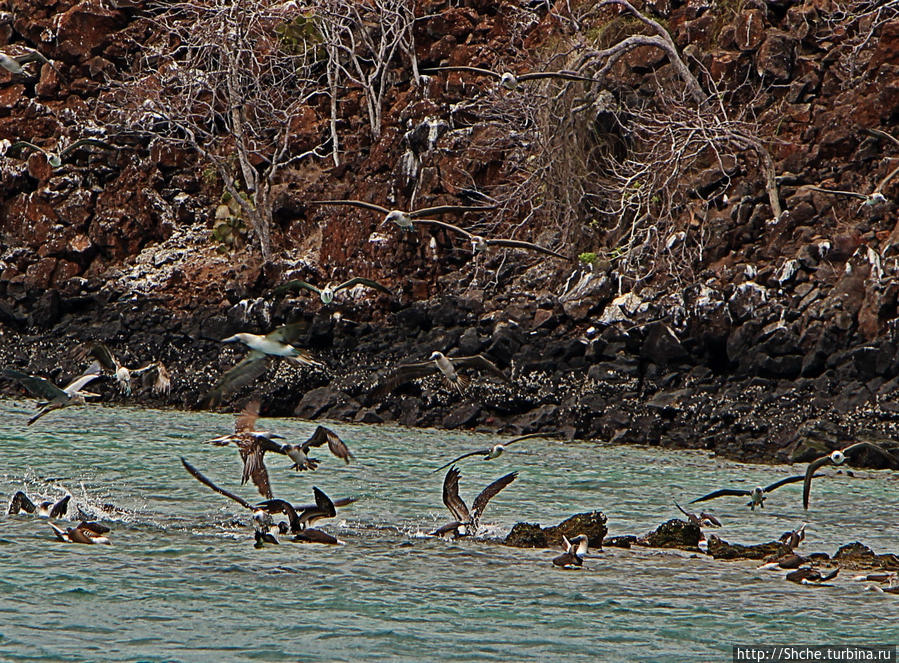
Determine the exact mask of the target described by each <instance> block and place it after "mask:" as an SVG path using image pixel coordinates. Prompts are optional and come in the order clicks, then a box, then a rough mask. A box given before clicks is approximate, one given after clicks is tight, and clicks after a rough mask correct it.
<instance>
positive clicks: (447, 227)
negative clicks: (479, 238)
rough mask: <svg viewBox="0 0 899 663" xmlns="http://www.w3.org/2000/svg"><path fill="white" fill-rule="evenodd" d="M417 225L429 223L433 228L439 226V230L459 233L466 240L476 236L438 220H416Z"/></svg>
mask: <svg viewBox="0 0 899 663" xmlns="http://www.w3.org/2000/svg"><path fill="white" fill-rule="evenodd" d="M415 223H427V224H429V225H432V226H437V227H438V228H443V229H444V230H449V231H451V232H454V233H459V234H460V235H465V237H466V239H471V238H472V237H474V235H473V234H472V233H470V232H468V231H467V230H464V229H462V228H460V227H459V226H454V225H453V224H452V223H444V222H443V221H438V220H437V219H416V220H415Z"/></svg>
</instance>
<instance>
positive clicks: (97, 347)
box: [90, 343, 121, 373]
mask: <svg viewBox="0 0 899 663" xmlns="http://www.w3.org/2000/svg"><path fill="white" fill-rule="evenodd" d="M90 355H91V356H92V357H93V358H94V359H96V360H97V361H99V362H100V365H101V366H102V367H103V368H105V369H106V370H107V371H112V372H113V373H114V372H115V371H117V370H119V366H121V364H119V362H118V360H117V359H116V358H115V355H114V354H112V350H110V349H109V346H108V345H106V344H105V343H94V344H93V345H92V346H91V351H90Z"/></svg>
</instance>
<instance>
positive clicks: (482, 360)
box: [449, 355, 509, 382]
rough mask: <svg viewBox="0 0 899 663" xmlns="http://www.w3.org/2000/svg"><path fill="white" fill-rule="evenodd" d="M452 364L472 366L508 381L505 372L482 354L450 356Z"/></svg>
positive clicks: (461, 366)
mask: <svg viewBox="0 0 899 663" xmlns="http://www.w3.org/2000/svg"><path fill="white" fill-rule="evenodd" d="M449 359H450V361H452V362H453V366H455V367H456V368H457V369H459V368H474V369H477V370H479V371H486V372H488V373H491V374H493V375H495V376H496V377H498V378H500V379H501V380H502V381H503V382H508V381H509V378H508V377H506V374H505V373H503V372H502V371H501V370H499V367H498V366H497V365H496V364H494V363H493V362H492V361H490V360H489V359H487V357H485V356H484V355H471V356H470V357H450V358H449Z"/></svg>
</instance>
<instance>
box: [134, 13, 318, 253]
mask: <svg viewBox="0 0 899 663" xmlns="http://www.w3.org/2000/svg"><path fill="white" fill-rule="evenodd" d="M153 11H154V12H155V13H154V14H153V15H152V17H151V18H150V19H149V20H150V21H151V22H152V24H153V27H154V29H155V31H156V33H157V34H158V35H159V36H161V37H162V38H161V39H155V40H152V42H151V44H149V45H141V46H142V49H143V50H142V51H141V53H142V54H141V57H140V59H139V61H138V62H137V63H136V66H135V68H134V71H133V75H132V76H131V77H130V78H128V79H127V80H124V81H121V82H120V92H121V100H122V101H123V104H122V111H121V113H120V118H121V120H122V122H123V124H125V125H126V126H127V127H128V128H130V129H131V130H135V131H138V132H142V133H144V134H147V135H148V136H149V137H150V138H151V139H152V140H156V141H160V142H162V143H166V144H169V145H173V146H175V147H178V148H181V149H186V150H190V151H194V152H196V153H197V154H199V155H200V156H201V157H202V158H203V160H205V161H206V162H207V163H208V164H209V165H210V166H211V167H212V168H213V169H214V171H215V173H217V175H218V176H219V177H220V178H221V180H222V182H223V183H224V188H225V190H226V191H227V193H228V194H230V196H231V197H232V198H233V199H234V200H235V201H237V202H238V203H239V205H240V208H241V211H242V213H243V217H244V219H245V220H246V221H247V222H248V224H249V226H250V227H251V228H252V230H253V231H254V233H255V235H256V238H257V241H258V243H259V248H260V249H261V252H262V256H263V259H264V260H266V261H268V260H270V258H271V256H272V237H271V223H272V186H273V184H275V183H276V181H277V178H278V175H279V173H280V172H281V170H282V169H283V168H284V167H285V166H288V165H289V164H291V163H293V162H296V161H298V160H300V159H303V158H305V157H307V156H310V155H317V152H316V149H315V148H313V149H306V150H303V151H300V150H298V149H297V147H298V146H297V145H296V144H295V141H293V140H291V136H292V133H293V132H294V131H295V130H296V128H297V118H298V114H299V113H300V110H301V109H302V108H303V106H305V105H306V104H307V103H308V101H309V100H310V99H311V98H312V97H313V96H315V95H316V94H320V93H321V91H320V90H317V89H316V87H315V85H314V83H313V80H312V77H311V75H310V66H311V64H312V62H313V60H314V57H313V52H312V49H314V47H315V44H314V42H313V41H311V40H307V39H306V38H305V37H304V31H303V29H302V28H303V26H304V24H305V22H306V21H307V19H306V17H305V16H304V15H303V14H302V13H301V11H300V9H298V8H297V7H296V6H295V5H294V3H282V4H277V3H274V2H270V1H267V0H202V1H196V0H194V1H191V2H177V3H162V4H159V5H156V6H155V7H154V8H153Z"/></svg>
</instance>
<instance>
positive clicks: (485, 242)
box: [419, 219, 571, 260]
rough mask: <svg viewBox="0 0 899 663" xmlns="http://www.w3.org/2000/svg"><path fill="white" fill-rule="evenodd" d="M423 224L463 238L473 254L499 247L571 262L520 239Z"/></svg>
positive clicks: (565, 257) (432, 223)
mask: <svg viewBox="0 0 899 663" xmlns="http://www.w3.org/2000/svg"><path fill="white" fill-rule="evenodd" d="M424 222H427V223H429V224H431V225H433V226H437V227H438V228H443V229H444V230H449V231H452V232H454V233H458V234H460V235H462V236H464V237H465V238H466V239H467V240H468V241H469V242H471V249H472V251H473V252H475V253H478V252H483V251H486V250H487V249H488V248H490V247H491V246H501V247H505V248H511V249H524V250H527V251H539V252H541V253H545V254H547V255H550V256H553V257H554V258H559V259H560V260H571V258H570V257H569V256H566V255H563V254H561V253H558V252H557V251H553V250H552V249H548V248H546V247H545V246H540V245H539V244H534V243H533V242H525V241H524V240H520V239H507V238H502V237H497V238H492V237H489V238H488V237H484V236H483V235H476V234H474V233H471V232H468V231H467V230H464V229H462V228H460V227H459V226H454V225H453V224H452V223H444V222H443V221H437V220H434V219H422V220H420V221H419V223H424Z"/></svg>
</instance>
